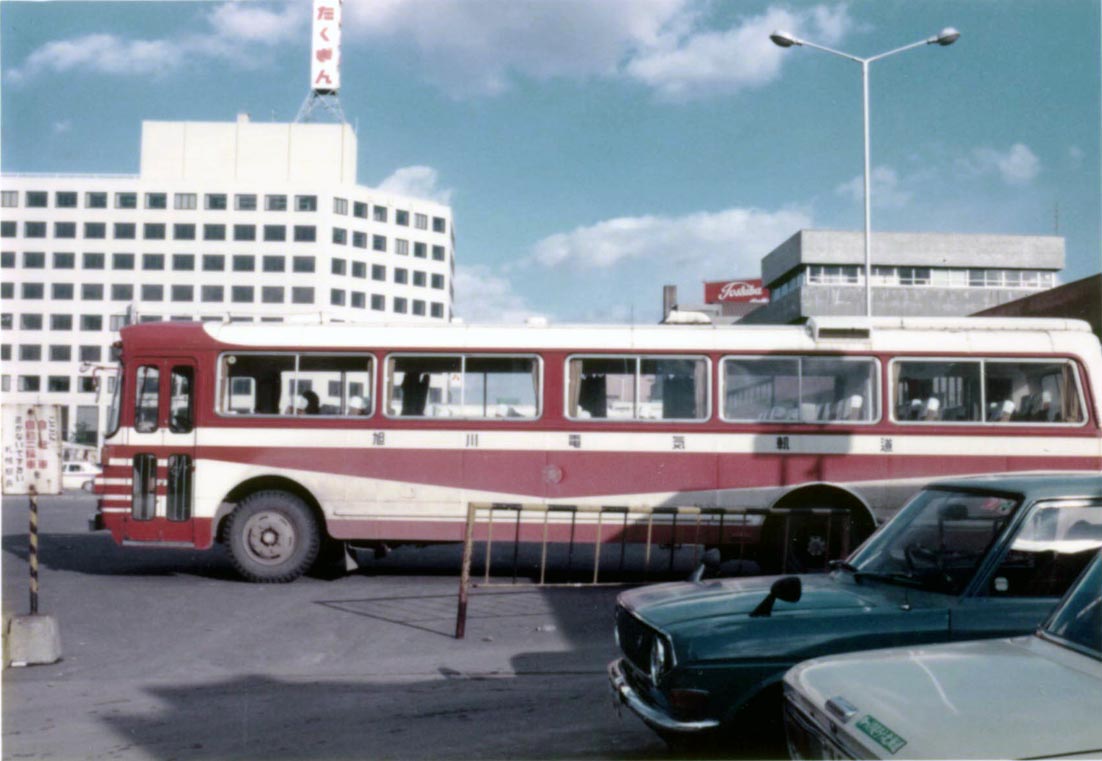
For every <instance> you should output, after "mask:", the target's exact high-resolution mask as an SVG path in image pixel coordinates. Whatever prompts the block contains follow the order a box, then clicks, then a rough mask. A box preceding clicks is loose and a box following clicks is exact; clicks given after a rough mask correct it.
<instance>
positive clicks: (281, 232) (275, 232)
mask: <svg viewBox="0 0 1102 761" xmlns="http://www.w3.org/2000/svg"><path fill="white" fill-rule="evenodd" d="M264 240H267V241H284V240H287V228H286V227H285V226H283V225H264Z"/></svg>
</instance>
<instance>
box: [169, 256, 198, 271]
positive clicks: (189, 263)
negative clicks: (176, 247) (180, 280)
mask: <svg viewBox="0 0 1102 761" xmlns="http://www.w3.org/2000/svg"><path fill="white" fill-rule="evenodd" d="M172 269H173V270H174V271H176V272H190V271H192V270H194V269H195V254H173V255H172Z"/></svg>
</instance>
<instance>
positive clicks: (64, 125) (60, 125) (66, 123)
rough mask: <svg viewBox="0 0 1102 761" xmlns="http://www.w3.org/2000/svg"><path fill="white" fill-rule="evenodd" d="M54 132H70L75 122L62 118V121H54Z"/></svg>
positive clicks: (58, 133)
mask: <svg viewBox="0 0 1102 761" xmlns="http://www.w3.org/2000/svg"><path fill="white" fill-rule="evenodd" d="M52 128H53V131H54V134H57V135H60V134H61V133H63V132H68V131H69V130H71V129H72V128H73V122H72V121H71V120H69V119H62V120H61V121H57V122H54V123H53V125H52Z"/></svg>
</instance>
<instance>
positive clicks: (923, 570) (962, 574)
mask: <svg viewBox="0 0 1102 761" xmlns="http://www.w3.org/2000/svg"><path fill="white" fill-rule="evenodd" d="M1019 504H1020V500H1018V499H1016V498H1013V497H1008V496H1006V495H1001V494H991V493H981V492H972V491H955V490H950V489H925V490H923V491H921V492H919V493H918V495H916V496H915V497H914V499H912V500H911V501H910V502H909V503H908V504H907V505H906V506H905V507H904V508H903V510H901V511H900V513H899V515H897V516H896V518H895V519H894V520H892V521H891V522H890V523H888V524H887V525H886V526H885V527H884V529H883V530H882V531H881V532H880V533H878V534H877V535H876V536H874V537H873V538H872V539H870V540H869V542H868V543H867V544H866V545H865V546H864V547H863V548H861V549H860V550H859V551H858V552H857V554H856V555H854V557H852V558H851V559H850V566H849V567H850V568H852V569H853V570H854V571H856V573H857V574H858V576H859V577H862V576H864V577H875V578H882V579H884V580H887V581H891V582H895V583H900V584H906V585H909V586H914V587H920V588H923V589H928V590H930V591H934V592H943V593H945V594H954V595H955V594H960V593H961V592H963V591H964V589H965V587H967V586H968V583H969V582H970V581H971V580H972V577H973V576H974V575H975V573H976V569H977V568H978V567H979V565H980V562H981V561H982V560H983V557H984V555H986V554H987V551H988V549H989V548H990V547H991V545H992V544H993V543H994V542H995V540H996V539H997V538H998V536H999V534H1001V533H1002V531H1003V529H1004V528H1005V527H1006V526H1007V524H1008V523H1009V522H1010V519H1011V518H1012V517H1013V516H1014V512H1015V511H1016V510H1017V508H1018V505H1019Z"/></svg>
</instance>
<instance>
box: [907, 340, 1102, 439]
mask: <svg viewBox="0 0 1102 761" xmlns="http://www.w3.org/2000/svg"><path fill="white" fill-rule="evenodd" d="M897 362H977V363H979V366H980V381H979V382H980V414H981V415H983V414H984V413H985V411H986V410H987V363H988V362H1004V363H1011V362H1016V363H1018V364H1051V363H1055V362H1064V363H1070V364H1071V366H1072V368H1074V370H1075V372H1074V373H1073V376H1074V377H1075V391H1076V393H1077V394H1078V395H1079V409H1080V410H1082V411H1083V419H1082V420H1081V421H1079V422H1074V423H1068V422H1059V423H1054V422H1049V421H1047V420H1007V421H1002V422H1000V421H992V420H986V419H981V420H898V419H896V417H895V410H896V389H895V385H896V384H895V381H894V379H893V378H894V375H893V371H894V367H895V364H896V363H897ZM1083 372H1084V370H1083V363H1082V362H1081V361H1080V360H1079V358H1078V357H1074V356H1068V355H1065V354H1053V355H1052V356H1050V357H1042V356H1037V355H1036V354H1030V355H1029V356H1022V357H1018V356H1007V357H1000V356H995V355H990V354H985V355H981V356H974V355H967V356H956V357H952V356H949V357H946V356H940V355H938V356H912V355H900V356H897V357H892V358H891V359H890V360H889V361H888V386H889V387H890V388H889V389H888V405H889V407H890V410H891V411H890V413H889V415H890V418H889V419H890V420H891V422H892V423H894V424H895V425H902V426H912V425H913V426H918V427H927V428H928V427H930V426H938V425H947V426H952V427H954V428H960V427H968V426H972V427H975V426H983V427H986V428H993V429H995V430H1001V429H1005V428H1036V427H1042V428H1083V427H1085V426H1087V425H1088V424H1090V421H1091V412H1090V406H1089V405H1088V404H1087V397H1086V395H1085V394H1084V393H1083V379H1082V373H1083Z"/></svg>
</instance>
